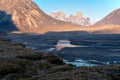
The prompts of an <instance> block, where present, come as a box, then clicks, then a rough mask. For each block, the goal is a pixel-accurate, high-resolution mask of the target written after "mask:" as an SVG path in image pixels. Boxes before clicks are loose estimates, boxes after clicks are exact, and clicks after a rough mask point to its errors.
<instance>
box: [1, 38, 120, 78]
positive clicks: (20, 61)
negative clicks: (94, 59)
mask: <svg viewBox="0 0 120 80" xmlns="http://www.w3.org/2000/svg"><path fill="white" fill-rule="evenodd" d="M0 79H1V80H120V65H101V66H95V67H84V66H83V67H75V66H72V65H67V64H64V63H63V61H62V60H61V59H60V58H58V57H57V56H55V55H51V54H48V53H43V52H34V51H33V50H31V49H26V48H24V45H23V44H21V43H15V42H11V41H10V40H5V39H0Z"/></svg>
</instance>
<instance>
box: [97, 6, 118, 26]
mask: <svg viewBox="0 0 120 80" xmlns="http://www.w3.org/2000/svg"><path fill="white" fill-rule="evenodd" d="M103 25H120V8H119V9H116V10H115V11H113V12H112V13H110V14H109V15H107V16H106V17H105V18H103V19H102V20H100V21H99V22H97V23H96V24H95V26H103Z"/></svg>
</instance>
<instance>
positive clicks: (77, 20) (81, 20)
mask: <svg viewBox="0 0 120 80" xmlns="http://www.w3.org/2000/svg"><path fill="white" fill-rule="evenodd" d="M49 15H50V16H51V17H53V18H55V19H57V20H61V21H65V22H71V23H74V24H78V25H83V26H90V25H93V24H94V23H95V22H93V21H92V20H91V19H90V18H89V17H87V18H85V17H83V15H82V12H78V13H77V14H76V15H66V14H65V13H64V12H62V11H56V12H52V13H50V14H49Z"/></svg>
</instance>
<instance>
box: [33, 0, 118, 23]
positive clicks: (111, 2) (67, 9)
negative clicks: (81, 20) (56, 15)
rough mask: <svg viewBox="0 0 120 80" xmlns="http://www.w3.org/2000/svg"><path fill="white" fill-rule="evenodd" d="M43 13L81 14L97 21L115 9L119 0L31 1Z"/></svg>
mask: <svg viewBox="0 0 120 80" xmlns="http://www.w3.org/2000/svg"><path fill="white" fill-rule="evenodd" d="M33 1H34V2H35V3H36V4H37V5H38V6H39V7H40V9H42V10H43V11H44V12H45V13H47V14H49V13H51V12H54V11H63V12H64V13H66V14H67V15H70V14H73V15H75V14H76V13H77V12H82V13H83V16H84V17H90V18H91V19H92V20H95V21H98V20H100V19H102V18H104V17H105V16H106V15H108V14H109V13H110V12H112V11H114V10H115V9H118V8H120V0H33Z"/></svg>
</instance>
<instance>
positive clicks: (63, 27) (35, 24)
mask: <svg viewBox="0 0 120 80" xmlns="http://www.w3.org/2000/svg"><path fill="white" fill-rule="evenodd" d="M78 27H79V26H78V25H75V24H71V23H66V22H63V21H58V20H55V19H53V18H52V17H50V16H48V15H47V14H45V13H44V12H43V11H42V10H41V9H39V7H38V6H37V5H36V4H35V3H34V2H33V1H31V0H0V30H2V31H10V32H11V31H20V32H30V33H31V32H32V33H45V32H48V31H69V30H77V28H78Z"/></svg>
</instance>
